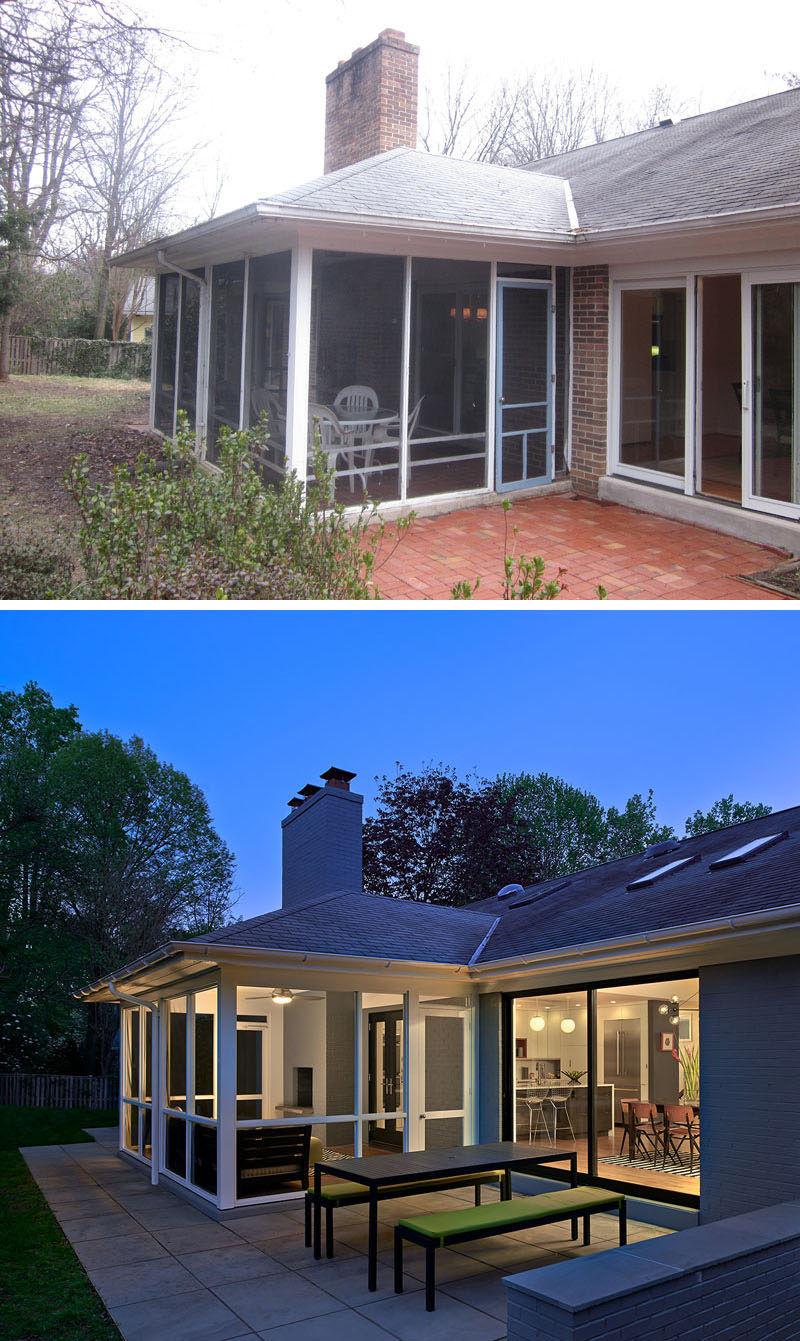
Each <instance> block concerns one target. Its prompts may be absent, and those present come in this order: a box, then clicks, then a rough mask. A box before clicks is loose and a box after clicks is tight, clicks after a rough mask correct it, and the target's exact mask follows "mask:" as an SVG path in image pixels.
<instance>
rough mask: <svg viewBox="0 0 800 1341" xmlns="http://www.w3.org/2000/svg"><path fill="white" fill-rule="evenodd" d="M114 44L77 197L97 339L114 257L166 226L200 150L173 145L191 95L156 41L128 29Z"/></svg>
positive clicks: (90, 120) (90, 122)
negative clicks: (163, 60) (91, 265)
mask: <svg viewBox="0 0 800 1341" xmlns="http://www.w3.org/2000/svg"><path fill="white" fill-rule="evenodd" d="M108 46H109V48H111V49H110V50H109V51H108V58H107V63H108V74H107V77H106V79H105V81H104V88H103V92H102V95H101V96H100V97H99V98H98V99H97V100H96V101H95V102H94V104H93V106H92V108H91V110H90V113H89V116H88V117H87V125H86V129H85V131H84V134H83V137H82V140H83V143H82V150H83V158H82V177H83V182H84V186H83V189H82V191H81V192H80V194H79V197H78V203H79V205H80V222H81V226H82V230H83V237H82V244H83V248H84V250H85V251H86V252H87V253H88V254H89V255H91V256H92V257H93V259H94V262H95V265H96V267H97V308H96V322H95V338H96V339H102V337H103V336H104V334H105V329H106V322H107V319H108V311H109V299H110V295H111V258H112V256H113V255H114V254H115V253H116V252H119V251H122V250H125V249H128V248H131V247H135V246H139V245H141V244H142V243H144V242H146V241H147V240H148V239H149V238H151V237H153V236H155V235H156V234H157V233H159V232H163V231H164V226H165V223H164V221H165V218H166V214H167V201H168V199H169V197H170V195H171V194H172V192H173V191H174V190H175V188H176V187H177V185H178V184H179V183H180V181H181V180H182V178H183V177H184V175H185V173H186V171H187V168H188V166H189V163H190V161H191V159H192V157H193V155H194V153H195V152H196V151H195V150H188V151H183V152H181V151H177V150H175V148H174V145H173V138H174V128H175V124H176V122H177V121H178V120H179V119H180V117H181V115H182V113H183V111H184V109H185V106H186V96H185V94H184V93H183V92H182V91H180V90H179V89H178V88H177V87H176V85H175V84H174V83H173V82H172V80H171V79H170V77H169V76H168V75H167V74H165V73H164V71H162V70H161V69H160V68H159V65H158V63H157V60H156V58H155V54H154V52H153V49H152V46H151V44H150V42H149V41H148V40H147V39H146V38H142V37H141V36H140V35H139V34H137V33H125V34H117V35H116V36H115V37H114V38H113V39H112V40H111V41H110V42H109V44H108ZM116 288H117V293H116V295H115V300H116V306H117V307H118V306H119V298H120V293H119V288H120V286H119V284H117V286H116Z"/></svg>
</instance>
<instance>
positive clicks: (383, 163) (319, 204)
mask: <svg viewBox="0 0 800 1341" xmlns="http://www.w3.org/2000/svg"><path fill="white" fill-rule="evenodd" d="M262 203H263V204H265V205H278V206H284V205H285V206H297V207H301V208H302V209H303V210H319V211H320V212H323V213H327V214H343V215H353V214H356V215H364V216H369V217H374V218H401V219H407V220H409V221H416V222H420V223H437V224H450V225H452V226H453V227H454V228H457V227H460V226H462V225H464V224H468V225H471V226H473V227H475V228H480V229H486V230H487V231H489V232H494V231H496V230H501V231H503V230H510V231H512V232H518V231H523V232H525V233H530V234H536V233H560V234H563V236H564V237H565V238H566V237H568V236H569V231H570V221H569V214H568V212H567V203H566V196H565V192H564V184H563V182H561V181H559V180H558V179H557V176H555V175H554V174H553V173H552V172H548V175H547V176H542V177H539V176H537V174H536V173H535V172H532V171H529V170H527V169H523V168H503V167H498V166H497V165H495V164H492V163H470V162H464V161H463V160H461V159H457V158H445V157H441V156H438V155H436V154H426V153H423V152H422V151H420V150H417V149H390V150H389V151H388V153H385V154H378V155H377V156H376V157H374V158H367V159H363V160H362V161H361V162H360V163H353V164H352V165H351V166H350V167H347V168H339V170H338V171H337V172H330V173H328V174H327V175H326V176H324V177H317V178H316V179H315V180H314V181H311V182H306V183H304V185H302V186H296V187H293V188H292V189H291V190H289V191H284V192H282V193H281V194H280V195H277V196H270V197H268V199H267V200H265V201H263V202H262Z"/></svg>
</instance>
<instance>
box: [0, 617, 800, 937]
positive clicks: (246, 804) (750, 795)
mask: <svg viewBox="0 0 800 1341" xmlns="http://www.w3.org/2000/svg"><path fill="white" fill-rule="evenodd" d="M798 635H800V624H798V622H797V619H796V611H795V610H794V608H792V607H784V608H783V609H781V610H775V609H773V610H768V611H760V610H755V611H746V610H737V611H685V612H678V611H674V612H673V611H658V612H653V613H651V612H647V611H645V612H642V611H630V612H626V611H612V610H605V611H596V612H591V611H586V610H583V611H569V610H567V609H566V608H563V607H562V608H558V609H556V608H554V607H547V608H541V609H538V608H537V609H532V608H530V607H516V608H508V609H503V610H497V609H495V610H486V611H483V610H479V609H474V608H465V607H463V606H461V607H454V608H453V610H430V611H400V610H397V609H390V608H383V609H381V608H373V609H365V610H359V611H352V612H347V611H342V610H337V611H331V612H327V611H319V610H314V611H310V610H308V611H302V610H296V609H293V610H286V611H254V612H246V611H241V610H240V611H235V610H231V609H225V610H220V611H218V612H217V611H201V610H198V611H171V612H166V611H165V612H153V613H150V612H147V611H140V610H104V611H97V612H92V611H75V610H53V611H48V612H44V611H3V612H0V688H2V689H20V688H21V687H22V686H23V684H24V683H25V682H26V681H27V680H30V679H34V680H37V681H38V682H39V683H40V684H41V685H42V686H44V687H45V688H46V689H47V690H49V692H50V693H51V694H52V696H53V699H54V701H55V702H56V704H58V705H63V704H66V703H70V702H72V703H75V704H76V706H77V707H78V709H79V712H80V716H81V720H82V722H83V724H84V727H85V728H86V729H88V730H98V729H100V728H107V729H108V730H109V731H112V732H114V733H115V734H117V735H120V736H122V737H128V736H131V735H133V734H137V735H140V736H142V737H143V738H144V740H146V741H147V742H148V744H150V745H151V746H152V747H153V749H154V750H155V751H156V753H157V754H158V756H159V757H160V758H162V759H164V760H166V761H168V762H170V763H172V764H174V765H175V766H176V767H178V768H181V769H184V770H185V771H186V772H187V773H188V774H189V776H190V777H191V778H192V780H193V781H194V782H196V783H197V784H199V786H201V787H202V788H203V790H204V791H205V793H206V796H207V797H208V801H209V804H210V806H211V812H212V815H213V817H214V821H215V824H216V826H217V828H218V830H219V832H220V833H221V834H222V835H223V837H224V838H225V839H226V841H227V842H228V843H229V845H230V846H231V848H232V849H233V851H234V852H235V854H236V856H237V859H238V876H237V879H238V884H239V887H240V889H241V891H242V899H241V902H240V904H239V905H238V908H237V912H239V913H241V914H242V915H244V916H252V915H254V914H256V913H258V912H261V911H264V910H266V909H267V908H270V907H274V906H276V905H277V903H278V901H279V897H280V894H279V889H280V820H281V819H282V818H283V816H284V815H285V814H286V813H287V807H286V803H287V801H288V800H289V798H290V796H292V795H293V793H294V792H295V791H296V790H297V789H298V788H299V787H301V786H302V785H303V783H305V782H316V781H317V780H318V775H319V774H320V773H321V772H322V771H323V770H324V769H326V768H327V767H328V766H329V765H330V764H332V763H335V764H337V765H339V766H341V767H343V768H349V769H352V770H353V771H355V772H356V773H357V774H358V777H357V779H356V782H355V783H354V784H353V785H354V786H355V787H359V788H360V789H361V790H362V791H363V792H364V793H365V797H366V810H367V812H369V810H370V807H371V803H372V801H373V798H374V794H375V783H374V778H375V775H376V774H377V775H380V774H383V773H392V772H394V770H395V765H396V762H397V761H399V762H401V763H403V764H405V765H407V766H409V767H412V768H414V767H417V766H418V765H419V764H421V763H422V762H423V761H425V760H433V761H436V762H438V761H439V760H442V761H445V762H447V763H451V764H453V765H454V766H455V767H456V768H457V770H458V771H459V772H460V773H465V772H467V771H469V770H476V771H477V772H479V773H482V774H484V775H486V776H491V777H493V776H495V775H496V774H497V773H502V772H519V771H521V770H523V769H527V770H529V771H533V772H540V771H546V772H549V773H554V774H557V775H559V776H561V777H563V778H565V779H566V780H567V781H569V782H571V783H573V784H574V785H576V786H581V787H585V788H588V789H589V790H591V791H593V792H595V793H596V794H597V796H598V797H599V798H600V800H601V801H602V802H603V803H604V804H606V805H610V804H616V805H619V804H621V803H623V802H624V801H625V800H626V798H627V797H628V796H629V795H630V794H631V793H632V792H636V791H646V790H647V788H648V787H652V788H653V789H654V792H655V798H656V802H657V805H658V812H659V817H660V818H661V819H662V820H663V821H664V822H669V823H672V824H674V825H675V826H676V827H677V828H678V830H679V831H680V832H682V830H683V823H684V820H685V818H686V816H687V815H688V814H689V812H690V811H693V810H695V809H696V808H697V807H702V808H707V807H708V806H709V805H710V804H711V803H712V802H713V801H715V800H716V799H717V798H718V797H720V796H722V795H725V794H727V793H728V792H731V791H732V792H733V793H734V795H735V796H736V797H737V798H738V799H740V800H760V801H767V802H769V803H770V804H771V805H772V806H774V807H775V808H776V809H777V808H781V807H784V806H789V805H796V804H798V803H800V781H799V779H798V760H799V759H800V691H799V690H798V684H799V682H800V676H799V675H798V664H799V663H800V657H798V650H799V649H798V641H799V637H798ZM514 878H515V873H514V872H513V871H507V872H498V884H503V883H505V881H506V880H512V879H514Z"/></svg>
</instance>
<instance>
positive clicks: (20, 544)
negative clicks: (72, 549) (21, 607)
mask: <svg viewBox="0 0 800 1341" xmlns="http://www.w3.org/2000/svg"><path fill="white" fill-rule="evenodd" d="M71 578H72V560H71V558H70V555H69V551H68V549H67V546H66V543H65V542H64V541H63V540H61V539H59V538H58V537H55V538H52V537H45V536H41V535H38V534H36V533H34V532H32V531H24V530H22V529H21V528H18V527H17V528H14V527H12V526H10V525H9V523H8V522H6V521H3V520H2V519H0V600H1V601H53V600H60V599H63V598H64V597H65V596H67V595H69V591H70V584H71Z"/></svg>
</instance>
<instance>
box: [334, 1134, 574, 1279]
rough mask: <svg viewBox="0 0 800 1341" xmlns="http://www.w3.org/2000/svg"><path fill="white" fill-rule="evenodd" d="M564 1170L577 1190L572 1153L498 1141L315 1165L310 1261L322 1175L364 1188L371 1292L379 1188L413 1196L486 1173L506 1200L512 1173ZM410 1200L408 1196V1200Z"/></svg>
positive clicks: (375, 1261)
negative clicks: (404, 1189)
mask: <svg viewBox="0 0 800 1341" xmlns="http://www.w3.org/2000/svg"><path fill="white" fill-rule="evenodd" d="M558 1163H566V1164H568V1165H569V1180H570V1186H571V1187H577V1185H578V1159H577V1155H576V1153H575V1151H574V1150H554V1149H553V1147H552V1146H545V1145H525V1144H522V1143H521V1142H515V1141H498V1142H492V1143H488V1144H485V1145H464V1146H454V1147H452V1148H450V1149H443V1150H413V1151H407V1152H405V1153H403V1154H400V1153H399V1152H398V1153H397V1154H392V1155H368V1156H366V1157H362V1158H354V1159H341V1160H336V1161H331V1162H329V1163H327V1162H326V1161H325V1160H320V1161H319V1162H318V1163H316V1164H315V1165H314V1256H315V1257H320V1256H321V1254H322V1200H321V1197H320V1192H321V1190H322V1175H323V1174H326V1175H328V1176H329V1177H332V1178H343V1179H347V1180H348V1181H349V1182H353V1183H363V1184H364V1187H365V1188H366V1189H367V1191H368V1193H369V1236H368V1253H367V1257H368V1264H367V1279H368V1286H369V1289H370V1290H376V1289H377V1282H378V1201H379V1199H380V1192H381V1189H382V1188H388V1187H393V1186H397V1184H398V1183H411V1182H413V1183H414V1185H415V1186H414V1192H413V1195H417V1193H418V1192H424V1191H425V1187H424V1184H425V1183H426V1182H429V1183H436V1182H437V1181H438V1180H440V1179H442V1178H446V1177H447V1176H448V1175H452V1176H453V1177H456V1176H458V1175H460V1174H470V1173H475V1174H477V1173H486V1172H489V1171H491V1170H493V1169H498V1170H502V1171H503V1174H504V1179H503V1183H504V1186H503V1188H502V1195H503V1196H504V1197H508V1196H510V1194H511V1174H512V1173H532V1172H533V1171H534V1170H539V1169H540V1168H541V1166H543V1165H546V1164H558ZM409 1195H411V1194H409Z"/></svg>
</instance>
